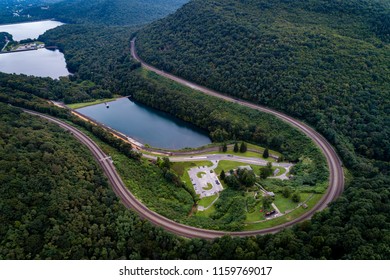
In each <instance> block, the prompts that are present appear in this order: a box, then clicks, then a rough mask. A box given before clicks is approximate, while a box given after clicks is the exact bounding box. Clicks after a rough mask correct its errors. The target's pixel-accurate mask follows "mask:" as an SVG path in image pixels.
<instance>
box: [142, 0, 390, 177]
mask: <svg viewBox="0 0 390 280" xmlns="http://www.w3.org/2000/svg"><path fill="white" fill-rule="evenodd" d="M389 19H390V8H389V1H365V0H349V1H336V0H332V1H321V0H315V1H303V0H297V1H286V0H246V1H237V0H227V1H225V0H223V1H222V0H216V1H207V0H206V1H203V0H202V1H200V0H199V1H198V0H194V1H191V2H190V3H188V4H186V5H184V7H183V8H181V9H180V10H178V11H177V12H176V13H175V14H173V15H171V16H168V17H167V18H165V19H162V20H159V21H156V22H155V23H153V24H151V25H149V26H148V27H146V28H144V29H142V30H141V31H140V32H139V33H138V35H137V46H138V50H139V54H140V56H141V57H142V58H143V59H145V60H146V61H147V62H149V63H151V64H153V65H155V66H157V67H159V68H161V69H164V70H165V71H168V72H172V73H174V74H178V75H179V76H182V77H184V78H187V79H189V80H192V81H195V82H198V83H200V84H203V85H206V86H209V87H211V88H213V89H216V90H219V91H221V92H224V93H226V94H229V95H232V96H236V97H239V98H243V99H247V100H251V101H253V102H256V103H259V104H264V105H266V106H269V107H273V108H276V109H278V110H282V111H284V112H286V113H288V114H290V115H292V116H296V117H298V118H301V119H303V120H305V121H307V122H309V123H310V124H312V125H313V126H315V127H316V129H317V130H318V131H319V132H321V133H322V134H323V135H324V136H326V137H327V138H328V139H329V140H330V141H331V142H332V143H333V144H335V145H336V146H337V148H338V151H339V153H340V154H341V155H342V157H343V159H344V161H345V163H346V164H348V165H349V166H356V167H357V165H359V161H365V162H366V164H365V167H364V168H363V166H361V172H364V173H365V174H370V173H371V172H373V171H374V169H375V168H376V167H378V168H380V169H382V170H383V169H384V167H383V165H386V163H385V162H388V161H389V160H390V142H389V139H390V130H389V129H390V128H389V125H388V124H389V122H390V119H389V110H390V107H389V105H390V104H389V100H390V95H389V94H390V88H389V85H390V67H389V66H390V45H389V31H390V25H389ZM355 154H357V155H358V156H361V157H362V158H361V159H360V160H359V161H357V160H356V155H355ZM363 158H364V159H375V160H378V161H375V162H368V161H366V160H363ZM379 161H382V163H380V162H379ZM372 163H374V165H376V167H373V168H369V166H372V165H371V164H372Z"/></svg>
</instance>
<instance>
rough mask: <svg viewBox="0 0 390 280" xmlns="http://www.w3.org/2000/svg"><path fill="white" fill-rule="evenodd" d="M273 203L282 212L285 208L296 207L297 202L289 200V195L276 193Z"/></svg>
mask: <svg viewBox="0 0 390 280" xmlns="http://www.w3.org/2000/svg"><path fill="white" fill-rule="evenodd" d="M274 203H275V205H276V207H278V209H279V210H280V211H281V212H282V214H283V213H284V212H285V211H286V210H291V209H294V208H295V207H297V205H298V203H295V202H293V201H292V200H291V196H290V197H289V198H285V197H284V196H283V195H282V194H281V193H277V194H276V195H275V200H274Z"/></svg>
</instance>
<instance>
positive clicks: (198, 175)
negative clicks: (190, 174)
mask: <svg viewBox="0 0 390 280" xmlns="http://www.w3.org/2000/svg"><path fill="white" fill-rule="evenodd" d="M203 175H206V172H203V171H202V172H199V173H197V174H196V176H197V177H198V178H202V177H203Z"/></svg>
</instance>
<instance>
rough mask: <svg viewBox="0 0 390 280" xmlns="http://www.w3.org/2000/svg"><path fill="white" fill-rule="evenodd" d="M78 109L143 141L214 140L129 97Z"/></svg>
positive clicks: (160, 144)
mask: <svg viewBox="0 0 390 280" xmlns="http://www.w3.org/2000/svg"><path fill="white" fill-rule="evenodd" d="M108 104H109V108H106V105H105V104H98V105H93V106H89V107H84V108H81V109H78V110H77V111H78V112H80V113H82V114H84V115H86V116H88V117H90V118H92V119H94V120H96V121H98V122H100V123H103V124H105V125H107V126H109V127H111V128H113V129H115V130H117V131H119V132H121V133H123V134H125V135H127V136H129V137H131V138H133V139H135V140H137V141H139V142H141V143H143V144H149V145H150V146H152V147H156V148H164V149H175V150H176V149H183V148H186V147H189V148H197V147H201V146H204V145H207V144H210V143H211V141H210V138H209V137H208V135H207V133H206V132H205V131H203V130H201V129H199V128H197V127H195V126H193V125H191V124H189V123H187V122H184V121H182V120H179V119H177V118H173V117H172V116H170V115H169V114H166V113H163V112H161V111H158V110H154V109H152V108H150V107H147V106H144V105H142V104H139V103H135V102H132V101H131V100H129V99H128V98H120V99H118V100H116V101H113V102H109V103H108Z"/></svg>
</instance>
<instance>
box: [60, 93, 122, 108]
mask: <svg viewBox="0 0 390 280" xmlns="http://www.w3.org/2000/svg"><path fill="white" fill-rule="evenodd" d="M118 97H119V96H116V97H114V98H106V99H97V100H95V101H90V102H84V103H74V104H67V106H68V107H69V108H72V109H74V110H76V109H80V108H83V107H88V106H92V105H96V104H100V103H104V102H111V101H115V100H117V99H118Z"/></svg>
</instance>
